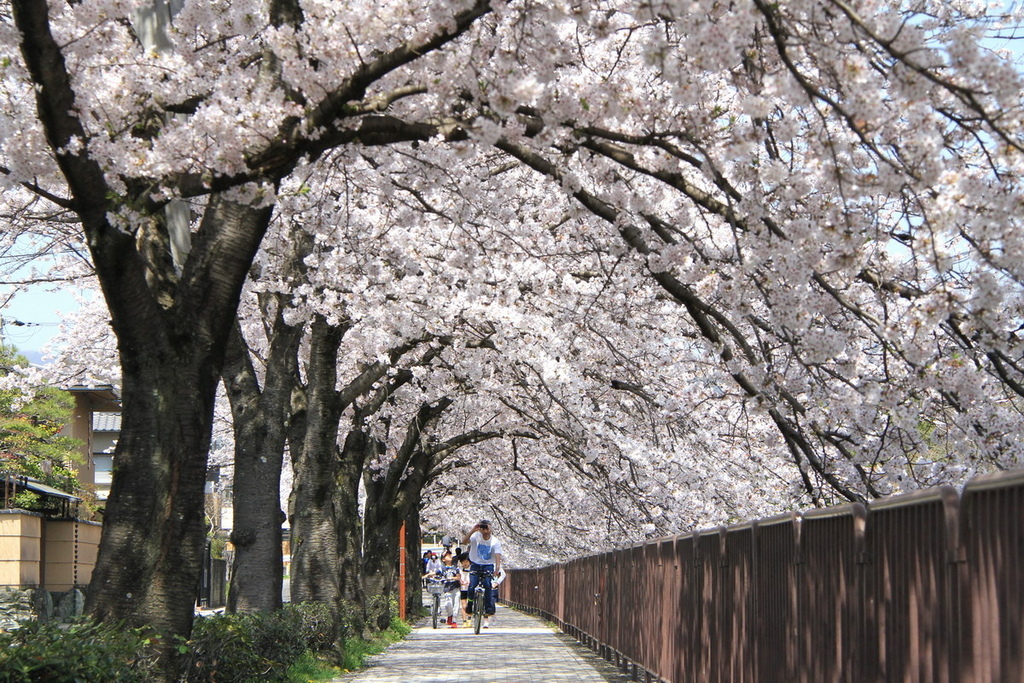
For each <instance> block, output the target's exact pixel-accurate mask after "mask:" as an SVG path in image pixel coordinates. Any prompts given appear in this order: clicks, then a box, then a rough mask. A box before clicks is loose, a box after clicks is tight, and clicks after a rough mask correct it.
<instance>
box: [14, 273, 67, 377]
mask: <svg viewBox="0 0 1024 683" xmlns="http://www.w3.org/2000/svg"><path fill="white" fill-rule="evenodd" d="M51 288H52V285H47V286H46V287H42V286H33V287H31V288H30V289H29V291H26V292H23V293H20V294H18V295H16V296H15V297H14V299H13V300H11V301H10V302H8V303H7V305H5V306H4V307H3V308H2V309H0V335H2V336H3V340H4V341H5V342H7V343H8V344H12V345H14V346H15V347H17V349H18V351H20V352H21V353H22V355H24V356H25V357H27V358H28V359H29V361H30V362H32V363H41V362H42V355H41V353H40V349H41V348H42V347H43V346H44V345H45V344H46V343H47V342H48V341H50V338H51V337H53V335H55V334H57V331H58V325H59V324H60V322H61V320H62V319H63V317H64V314H67V313H72V312H74V311H76V310H78V302H77V301H75V298H74V297H73V296H72V295H71V293H70V291H68V290H64V291H49V290H50V289H51ZM19 323H24V324H19Z"/></svg>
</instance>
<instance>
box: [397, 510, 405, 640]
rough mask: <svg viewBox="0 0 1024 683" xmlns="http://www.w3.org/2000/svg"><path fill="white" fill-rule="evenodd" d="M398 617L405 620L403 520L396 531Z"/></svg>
mask: <svg viewBox="0 0 1024 683" xmlns="http://www.w3.org/2000/svg"><path fill="white" fill-rule="evenodd" d="M398 618H399V619H401V620H402V621H405V522H402V528H401V530H399V532H398Z"/></svg>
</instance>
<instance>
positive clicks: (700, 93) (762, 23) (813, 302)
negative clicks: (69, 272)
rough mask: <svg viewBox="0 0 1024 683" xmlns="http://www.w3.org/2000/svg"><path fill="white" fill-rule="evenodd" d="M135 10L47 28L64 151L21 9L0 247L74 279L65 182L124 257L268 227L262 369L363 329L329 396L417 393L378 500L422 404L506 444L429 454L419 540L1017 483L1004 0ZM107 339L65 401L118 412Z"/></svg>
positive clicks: (75, 334)
mask: <svg viewBox="0 0 1024 683" xmlns="http://www.w3.org/2000/svg"><path fill="white" fill-rule="evenodd" d="M140 4H142V3H136V2H127V1H125V0H86V1H85V2H80V3H68V4H58V5H52V6H51V15H50V24H51V26H52V31H53V37H54V39H55V40H56V42H57V44H58V45H59V46H60V49H61V53H62V54H63V56H64V60H65V67H66V69H67V73H68V76H69V78H70V80H71V85H72V87H73V91H74V94H75V100H74V113H75V116H76V119H77V120H78V121H80V122H81V125H82V131H83V136H84V137H83V136H73V137H71V138H68V139H67V140H65V141H64V143H63V145H62V146H61V147H60V148H59V149H53V146H52V144H50V143H49V142H48V141H47V139H46V136H45V131H44V127H43V126H42V125H41V123H40V116H39V112H38V111H37V109H36V106H37V105H36V99H35V95H36V92H37V90H38V88H37V87H36V84H34V83H33V82H32V77H31V75H30V72H29V69H28V68H27V65H26V61H25V59H24V58H23V56H22V55H21V53H20V51H19V45H20V40H21V39H20V36H19V32H18V30H17V29H16V27H15V26H14V24H13V23H12V20H11V19H10V17H9V14H10V12H9V11H8V9H7V7H6V6H5V7H4V9H3V10H0V45H2V49H0V178H2V179H3V180H2V182H3V183H4V189H5V192H4V197H3V200H2V201H3V208H2V223H0V236H2V239H3V242H2V243H0V244H2V247H3V248H4V249H5V250H6V249H11V248H13V245H14V244H15V241H16V239H17V238H18V237H19V236H24V235H33V236H36V238H38V239H42V240H43V241H44V243H47V242H46V241H47V240H48V241H49V242H50V243H53V244H64V245H69V244H73V245H76V247H77V253H82V252H83V250H82V248H81V245H82V243H83V242H85V241H86V240H84V239H83V238H82V236H81V235H80V234H78V233H77V232H76V228H75V219H74V218H73V214H74V203H73V202H70V201H67V199H68V197H69V196H70V195H71V194H72V192H71V190H70V189H69V188H68V186H67V185H66V184H65V180H64V178H63V176H62V175H61V167H60V166H59V164H58V163H57V162H58V161H61V160H65V159H68V158H88V159H89V160H91V161H93V162H95V163H96V164H98V165H99V167H100V168H101V169H102V172H103V174H104V177H105V178H106V180H107V184H108V186H109V188H110V189H111V196H112V199H111V201H112V202H114V205H115V206H116V210H112V211H111V213H110V217H109V223H110V224H111V225H112V226H114V228H116V229H118V230H121V231H124V232H128V233H130V234H132V235H134V236H136V239H137V241H138V242H139V243H140V244H142V243H145V242H146V240H147V239H149V236H150V235H151V234H153V233H159V232H160V230H162V224H161V222H160V220H159V211H158V208H159V207H161V206H162V205H163V203H165V202H166V201H168V200H169V199H172V198H176V199H180V200H183V201H185V202H186V203H187V205H188V207H189V210H190V212H191V215H192V217H193V220H192V226H191V229H192V236H193V238H194V239H197V240H198V239H202V238H203V237H204V236H205V232H206V231H209V228H204V227H202V221H201V217H202V216H203V215H204V210H205V207H206V206H207V203H208V201H209V197H210V196H211V195H214V194H220V195H221V196H227V197H229V198H230V199H231V200H232V201H235V202H238V203H242V204H251V205H253V206H273V209H274V217H273V221H272V225H271V228H270V231H269V233H268V235H267V237H266V238H265V239H264V241H263V244H262V249H261V251H260V253H259V254H258V256H257V262H256V267H254V269H253V271H254V272H253V277H252V278H251V280H250V282H249V283H248V284H247V288H246V292H245V295H244V298H243V304H242V308H241V310H240V319H241V320H242V321H243V326H244V330H245V334H246V339H247V341H248V342H249V344H250V345H251V347H252V348H253V349H254V350H257V351H258V350H259V349H265V348H267V346H268V344H269V342H268V340H267V339H266V338H265V335H266V331H267V329H269V326H268V324H267V320H266V318H265V316H266V315H267V314H268V312H269V313H276V312H277V306H281V307H283V313H284V315H285V319H286V320H288V321H289V322H290V323H291V324H293V325H306V324H309V323H310V322H311V321H312V320H313V319H314V318H315V317H316V316H322V317H323V318H324V319H325V320H327V321H328V322H329V323H330V324H333V325H339V326H341V325H344V326H345V327H346V332H345V336H344V339H343V342H342V352H341V353H340V354H339V368H338V370H339V373H338V374H339V378H338V384H339V388H341V387H344V386H346V385H347V383H348V382H350V381H352V380H353V379H354V378H356V377H358V376H360V374H361V373H362V372H364V370H365V369H366V368H367V367H369V366H371V365H373V364H375V363H381V364H383V365H384V366H386V367H387V368H388V372H387V373H386V374H385V375H384V376H383V377H382V378H381V379H380V380H378V382H377V384H376V385H375V387H376V388H378V389H379V388H380V387H382V386H384V384H385V383H386V382H387V381H388V378H396V377H398V376H399V375H400V373H404V372H408V373H411V377H412V379H411V380H410V381H408V382H405V383H403V384H402V386H401V388H400V389H399V390H397V391H396V392H395V394H394V395H393V396H391V397H390V398H389V400H388V401H387V402H386V403H385V404H384V405H382V406H380V407H379V409H377V410H376V411H375V412H374V413H373V416H372V418H367V420H368V423H367V424H365V425H363V426H364V427H365V429H366V430H367V431H368V432H369V433H371V434H372V435H373V436H375V437H377V438H378V439H380V441H381V442H382V443H384V444H386V447H385V448H384V449H383V451H382V452H381V453H380V454H379V456H378V457H377V458H376V459H375V460H374V461H373V462H371V463H369V469H368V472H367V476H368V477H373V476H382V474H381V473H383V472H385V471H387V469H388V468H389V467H390V466H391V465H392V463H394V462H395V458H396V454H397V453H398V451H399V446H400V445H401V443H402V440H403V438H404V436H405V431H404V429H405V425H406V424H407V423H408V420H409V418H410V416H411V415H413V414H415V411H416V410H417V409H418V408H419V407H420V406H422V405H425V404H435V405H436V404H437V403H438V402H440V401H443V400H449V399H450V400H451V401H452V403H451V406H450V407H448V408H447V409H446V410H445V411H444V413H443V415H442V416H441V417H440V418H439V419H438V420H437V422H436V423H435V424H433V425H432V428H431V430H430V431H429V433H428V434H425V435H423V436H422V438H423V440H424V448H430V447H435V446H437V445H438V444H443V443H446V442H448V441H449V440H452V439H456V438H458V437H460V435H466V434H469V433H482V432H487V433H488V434H491V435H492V437H489V438H487V439H482V440H480V441H478V442H474V443H472V444H469V445H466V446H463V447H462V448H459V449H457V450H453V451H452V452H451V453H447V452H446V453H445V454H444V455H443V457H442V455H438V457H437V462H436V463H435V470H434V471H433V472H432V473H431V474H432V476H431V482H430V484H429V486H428V488H427V490H426V494H425V495H426V507H425V509H424V513H423V514H424V519H425V521H426V522H428V523H429V524H431V525H433V526H435V527H436V528H438V529H441V530H445V531H455V530H456V529H457V528H459V527H460V525H461V524H463V523H464V522H465V520H468V519H472V518H473V517H478V516H488V517H492V518H494V519H495V520H496V521H497V522H498V524H499V525H500V526H501V528H502V529H503V531H505V532H506V534H507V535H508V537H509V540H510V543H511V546H512V549H513V552H514V553H520V555H519V559H520V560H521V561H522V562H524V563H528V562H532V561H535V560H538V559H540V558H541V557H564V556H567V555H570V554H572V553H576V552H580V551H585V550H587V549H588V548H591V547H595V546H604V545H609V544H611V545H618V544H623V543H628V542H633V541H636V540H638V539H643V538H650V537H653V536H657V535H663V534H671V533H678V532H681V531H683V530H687V529H692V528H694V527H699V526H707V525H711V524H718V523H722V522H726V521H730V520H739V519H744V518H750V517H756V516H763V515H767V514H772V513H774V512H777V511H779V510H782V509H786V508H789V507H792V506H795V505H804V504H808V503H813V504H827V503H831V502H835V501H838V500H857V499H866V498H873V497H877V496H883V495H889V494H893V493H899V492H903V491H907V490H912V489H916V488H920V487H924V486H931V485H934V484H938V483H955V484H959V483H962V482H964V481H965V480H966V479H968V478H969V477H971V476H974V475H976V474H979V473H983V472H987V471H991V470H998V469H1007V468H1012V467H1019V466H1020V465H1021V463H1022V457H1024V454H1022V452H1021V446H1020V444H1021V443H1024V438H1022V437H1024V419H1022V416H1021V407H1022V403H1021V401H1022V398H1024V346H1022V336H1021V335H1022V332H1021V331H1022V329H1024V315H1022V313H1024V311H1022V283H1024V280H1022V276H1024V273H1022V270H1021V264H1022V263H1024V237H1022V235H1024V230H1022V228H1024V226H1022V225H1021V216H1022V215H1024V212H1022V211H1021V209H1022V203H1024V202H1022V198H1024V192H1022V190H1024V188H1022V187H1021V182H1022V178H1024V168H1022V160H1024V155H1022V152H1024V146H1022V145H1024V135H1022V134H1024V127H1022V124H1024V121H1022V113H1024V107H1022V104H1024V103H1022V101H1021V98H1022V92H1024V81H1022V75H1021V70H1020V68H1019V66H1018V64H1017V63H1016V62H1015V61H1014V57H1013V52H1012V49H1011V50H1006V49H1005V48H1006V47H1007V45H1004V44H1003V43H1001V42H1000V41H1001V40H1003V41H1005V38H1004V37H1005V36H1013V35H1015V31H1019V27H1020V8H1019V7H1017V6H1016V5H1015V4H1011V5H1010V6H1009V7H1003V6H1002V5H987V4H984V3H980V2H973V1H972V2H968V1H956V2H938V1H937V0H935V1H933V0H921V1H919V2H914V3H909V2H896V3H880V2H874V1H872V0H863V1H858V2H849V3H846V2H834V1H833V0H797V1H795V2H786V3H770V2H766V1H765V0H739V1H737V2H732V3H722V2H719V1H717V0H686V1H685V2H682V1H669V0H666V1H658V2H650V1H645V2H635V1H633V0H607V1H600V0H598V1H591V0H588V1H585V2H572V3H562V2H546V3H532V2H516V1H512V2H490V3H471V2H460V3H430V2H418V1H415V0H413V1H410V0H393V1H390V2H384V3H373V4H369V3H361V2H344V3H338V2H304V3H301V21H298V22H297V23H295V22H275V21H274V20H272V18H271V17H269V16H268V15H267V9H266V8H265V7H264V4H263V3H256V2H251V1H250V0H219V1H218V2H212V3H210V2H206V3H200V2H186V3H184V6H183V9H182V10H181V11H180V12H178V13H177V14H176V15H175V16H174V17H173V19H172V21H171V22H170V24H169V28H168V29H167V31H166V34H165V35H164V38H165V40H166V42H167V45H166V47H164V48H161V49H153V48H152V47H151V46H150V47H147V46H146V45H143V44H142V42H141V41H140V40H139V39H138V35H137V34H136V32H135V31H134V30H133V28H132V27H133V17H135V16H136V15H135V14H134V12H135V11H136V10H137V9H138V6H139V5H140ZM296 6H298V5H296ZM485 10H486V11H485ZM467 12H468V13H473V12H477V14H478V15H479V16H477V15H473V18H472V19H463V18H461V17H465V16H467V15H465V14H463V13H467ZM460 22H463V23H460ZM449 35H450V36H453V37H452V38H451V39H449V38H448V36H449ZM438 36H445V38H444V39H443V40H442V39H440V38H438ZM1007 42H1008V44H1009V47H1010V48H1012V47H1013V45H1012V41H1007ZM413 48H416V49H413ZM140 188H145V189H144V190H140ZM55 200H56V201H55ZM54 207H58V208H57V209H55V208H54ZM154 207H156V208H154ZM299 231H302V232H301V234H303V235H310V236H311V237H312V242H313V247H312V249H311V250H310V251H309V253H308V254H305V255H304V256H303V258H302V259H301V262H300V263H295V262H293V261H292V260H290V259H291V257H290V254H291V251H290V248H289V245H290V244H291V243H292V241H293V240H294V238H295V237H296V236H297V235H299V234H300V232H299ZM89 246H90V247H93V246H94V245H89ZM257 271H258V272H257ZM140 295H141V294H140ZM271 297H279V298H276V299H275V301H278V302H280V303H278V304H275V305H274V306H270V307H268V306H267V305H266V302H267V300H268V299H269V298H271ZM167 305H168V306H173V304H172V303H171V304H167ZM85 315H86V314H84V313H83V316H85ZM89 315H92V313H91V312H89ZM91 319H94V320H99V319H102V315H100V316H98V317H97V316H93V317H92V318H91ZM83 320H84V318H83ZM73 322H75V321H69V323H73ZM105 334H106V328H105V327H102V326H100V327H96V326H90V325H80V326H77V327H74V328H73V331H72V328H71V327H70V326H69V330H68V336H69V340H68V344H67V346H66V348H65V349H64V350H62V351H61V352H60V360H61V364H60V366H59V367H60V370H59V372H63V373H65V376H68V377H71V376H74V377H79V378H83V380H84V379H88V381H93V380H95V381H99V380H102V379H106V381H107V382H110V381H115V382H116V380H114V379H111V378H112V377H113V376H114V375H116V369H115V367H114V362H113V355H112V353H113V349H114V345H113V344H112V343H111V342H110V341H109V338H107V341H104V339H105V337H104V335H105ZM403 345H410V348H412V349H414V350H411V351H408V352H407V353H404V354H401V355H400V357H398V358H396V357H395V355H394V353H395V351H394V350H395V349H398V348H404V346H403ZM257 355H258V354H257ZM357 408H358V402H357V403H356V404H354V405H353V406H351V407H350V410H351V411H354V410H356V409H357Z"/></svg>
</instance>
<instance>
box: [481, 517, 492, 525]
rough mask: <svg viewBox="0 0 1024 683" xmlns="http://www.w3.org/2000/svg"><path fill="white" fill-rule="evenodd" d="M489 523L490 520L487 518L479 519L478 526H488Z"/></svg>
mask: <svg viewBox="0 0 1024 683" xmlns="http://www.w3.org/2000/svg"><path fill="white" fill-rule="evenodd" d="M490 525H491V520H489V519H481V520H480V526H490Z"/></svg>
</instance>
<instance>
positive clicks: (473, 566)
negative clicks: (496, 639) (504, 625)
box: [469, 562, 494, 617]
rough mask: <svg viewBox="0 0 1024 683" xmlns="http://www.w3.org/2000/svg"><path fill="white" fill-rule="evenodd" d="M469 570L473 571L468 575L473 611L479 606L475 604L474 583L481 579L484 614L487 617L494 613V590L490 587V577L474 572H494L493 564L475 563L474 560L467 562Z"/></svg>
mask: <svg viewBox="0 0 1024 683" xmlns="http://www.w3.org/2000/svg"><path fill="white" fill-rule="evenodd" d="M469 571H470V572H473V573H471V574H470V575H469V599H470V600H473V611H474V612H476V610H478V609H480V606H479V605H477V604H476V593H475V592H474V591H476V585H477V584H478V583H479V582H480V581H481V580H483V582H484V616H485V617H489V616H491V615H492V614H494V590H492V589H491V577H490V576H484V577H482V579H481V576H480V575H479V574H477V573H476V572H483V571H487V572H491V573H492V574H493V573H494V565H493V564H477V563H475V562H470V563H469Z"/></svg>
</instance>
